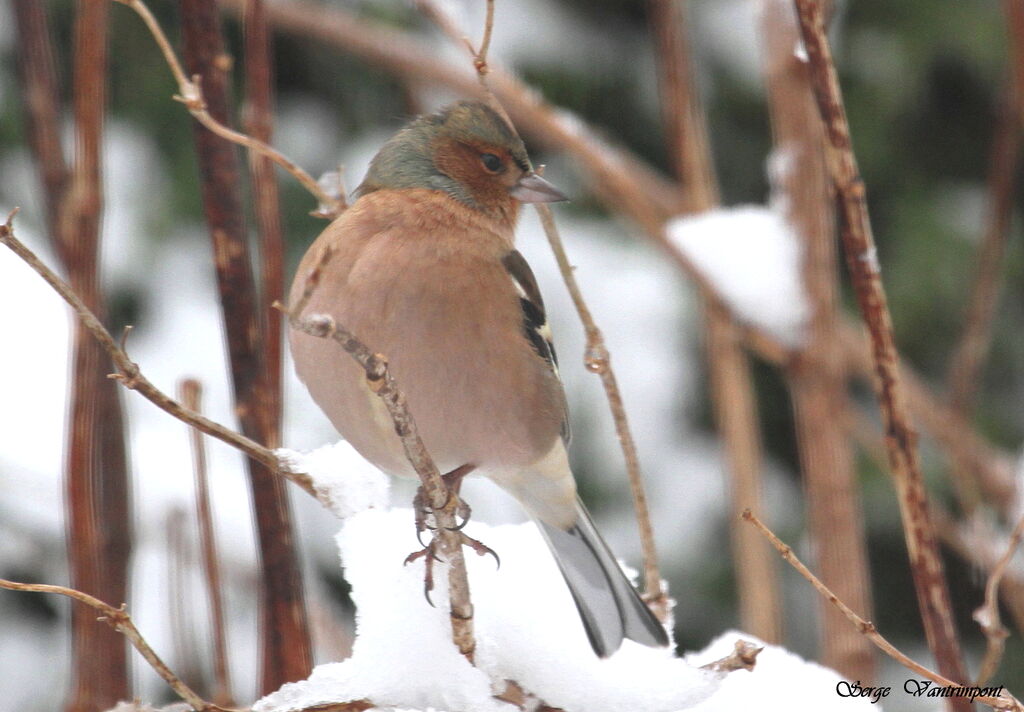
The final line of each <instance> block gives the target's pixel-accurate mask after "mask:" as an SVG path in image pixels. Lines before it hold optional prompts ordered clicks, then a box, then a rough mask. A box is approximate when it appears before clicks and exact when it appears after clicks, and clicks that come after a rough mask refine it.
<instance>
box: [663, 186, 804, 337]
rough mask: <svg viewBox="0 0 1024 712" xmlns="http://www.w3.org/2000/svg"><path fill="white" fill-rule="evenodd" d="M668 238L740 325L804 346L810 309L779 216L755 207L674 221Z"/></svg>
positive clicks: (795, 251)
mask: <svg viewBox="0 0 1024 712" xmlns="http://www.w3.org/2000/svg"><path fill="white" fill-rule="evenodd" d="M667 232H668V236H669V239H670V240H671V241H672V243H673V244H674V245H676V246H677V247H678V248H679V249H681V250H682V251H683V252H684V253H685V254H686V256H687V257H688V258H689V259H690V260H691V261H692V262H693V263H694V265H695V266H696V268H697V269H698V270H699V271H700V272H701V273H702V274H703V275H704V276H705V277H707V278H708V279H709V280H710V281H711V283H712V285H714V288H715V290H716V291H717V292H718V294H719V295H721V297H722V298H723V299H724V300H725V302H726V304H728V305H729V307H730V308H731V309H732V310H733V311H734V312H735V313H736V315H737V316H738V317H739V318H740V320H742V321H744V322H746V323H748V324H752V325H755V326H759V327H761V328H762V329H765V330H766V331H768V332H769V333H771V334H772V335H773V336H775V338H777V339H778V340H779V341H781V342H782V343H783V344H785V345H786V346H789V347H791V348H796V347H799V346H800V345H802V344H803V343H804V341H805V339H806V329H807V322H808V319H809V318H810V305H809V304H808V301H807V298H806V296H805V294H804V290H803V281H802V276H801V272H800V266H801V252H800V243H799V240H798V239H797V236H796V234H795V232H794V230H793V229H792V227H791V226H790V225H789V224H788V223H787V222H786V220H785V219H784V218H783V217H782V216H781V215H780V213H779V212H777V211H776V210H773V209H770V208H765V207H762V206H758V205H744V206H740V207H735V208H721V209H718V210H710V211H708V212H705V213H700V214H699V215H694V216H688V217H679V218H675V219H674V220H672V221H670V222H669V224H668V226H667Z"/></svg>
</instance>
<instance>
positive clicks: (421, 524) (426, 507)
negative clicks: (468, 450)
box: [412, 465, 476, 546]
mask: <svg viewBox="0 0 1024 712" xmlns="http://www.w3.org/2000/svg"><path fill="white" fill-rule="evenodd" d="M475 469H476V465H463V466H462V467H457V468H455V469H454V470H452V471H451V472H448V473H445V474H443V475H441V479H443V480H444V483H445V485H446V486H447V488H448V499H447V500H446V501H445V503H444V507H443V508H445V509H446V508H447V507H448V506H449V505H450V504H451V502H452V497H455V498H456V499H457V501H456V504H455V520H456V524H455V526H454V527H450V528H451V529H452V530H453V531H459V530H460V529H462V528H463V527H465V526H466V524H468V523H469V517H470V515H471V514H472V513H473V510H472V509H471V508H470V506H469V504H467V503H466V501H465V500H464V499H462V498H461V497H459V489H460V488H461V487H462V480H463V478H465V476H466V475H468V474H469V473H470V472H472V471H473V470H475ZM412 504H413V510H414V511H415V512H416V538H417V539H418V540H419V542H420V544H421V545H422V546H426V544H424V543H423V532H425V531H427V530H430V531H433V530H434V529H436V528H437V520H436V518H435V517H434V509H433V507H431V506H430V500H429V499H428V497H427V493H426V490H425V489H424V488H423V485H420V486H419V488H418V489H417V490H416V496H415V497H414V498H413V500H412ZM432 519H433V521H431V520H432ZM459 520H461V521H459Z"/></svg>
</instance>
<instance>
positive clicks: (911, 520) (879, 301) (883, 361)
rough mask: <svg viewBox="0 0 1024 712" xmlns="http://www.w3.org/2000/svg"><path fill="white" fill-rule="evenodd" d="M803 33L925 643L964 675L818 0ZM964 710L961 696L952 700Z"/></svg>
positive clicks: (808, 2)
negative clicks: (865, 329) (869, 347)
mask: <svg viewBox="0 0 1024 712" xmlns="http://www.w3.org/2000/svg"><path fill="white" fill-rule="evenodd" d="M795 2H796V8H797V14H798V17H799V23H800V34H801V37H802V38H803V41H804V46H805V47H806V48H807V56H808V58H809V69H810V74H811V80H812V85H813V88H814V92H815V97H816V99H817V103H818V110H819V112H820V114H821V119H822V122H823V123H824V127H825V134H826V138H827V141H826V158H827V164H828V167H829V171H830V173H831V175H832V181H833V184H834V185H835V188H836V191H837V201H836V202H837V205H838V210H839V215H840V225H841V236H842V243H843V249H844V253H845V256H846V262H847V266H848V268H849V271H850V274H851V277H852V282H853V286H854V290H855V292H856V295H857V302H858V305H859V306H860V310H861V315H862V317H863V319H864V322H865V323H866V324H867V327H868V332H869V334H870V337H871V344H872V355H873V360H874V369H875V375H876V384H875V385H876V388H877V391H878V399H879V405H880V407H881V410H882V416H883V420H884V422H885V432H886V438H885V439H886V445H887V448H888V453H889V464H890V468H891V470H892V474H893V478H894V480H895V484H896V491H897V498H898V500H899V505H900V514H901V516H902V520H903V531H904V536H905V538H906V542H907V550H908V553H909V556H910V568H911V573H912V574H913V578H914V585H915V588H916V590H917V600H918V605H919V606H920V609H921V618H922V621H923V622H924V628H925V635H926V637H927V639H928V644H929V646H930V648H931V650H932V652H933V653H934V654H935V658H936V660H937V661H938V665H939V669H940V670H941V671H942V673H943V674H944V675H946V676H948V677H951V678H955V679H960V680H963V679H966V675H965V672H964V666H963V661H962V659H961V657H960V644H959V641H958V640H957V631H956V622H955V619H954V618H953V613H952V605H951V603H950V598H949V589H948V587H947V584H946V577H945V573H944V571H943V566H942V560H941V559H940V558H939V551H938V545H937V543H936V541H935V534H934V532H933V530H932V526H931V521H930V518H929V515H928V505H927V501H928V500H927V493H926V491H925V487H924V481H923V478H922V474H921V465H920V461H919V459H918V452H917V446H916V441H917V433H916V432H915V431H914V429H913V425H912V424H911V421H910V418H909V417H908V415H907V412H906V403H905V399H906V395H905V392H904V386H903V383H902V381H901V379H900V366H899V354H898V352H897V350H896V345H895V341H894V337H893V331H892V318H891V316H890V314H889V308H888V304H887V301H886V294H885V288H884V286H883V284H882V280H881V274H880V271H879V266H878V251H877V249H876V247H875V242H874V238H873V237H872V234H871V223H870V219H869V216H868V210H867V201H866V196H865V189H864V183H863V181H862V180H861V178H860V174H859V171H858V168H857V161H856V158H855V157H854V154H853V148H852V144H851V139H850V128H849V125H848V123H847V121H846V113H845V109H844V107H843V99H842V94H841V92H840V89H839V79H838V76H837V74H836V69H835V65H834V64H833V62H832V55H831V49H830V48H829V44H828V39H827V37H826V35H825V28H824V25H823V24H822V23H823V18H822V7H821V3H820V2H817V0H795ZM952 704H953V705H954V706H956V707H958V708H960V709H961V710H967V709H969V705H967V704H966V703H964V702H963V701H955V702H953V703H952Z"/></svg>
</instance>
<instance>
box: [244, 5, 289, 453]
mask: <svg viewBox="0 0 1024 712" xmlns="http://www.w3.org/2000/svg"><path fill="white" fill-rule="evenodd" d="M243 28H244V31H245V98H246V109H245V127H246V132H247V133H248V134H249V135H250V136H253V137H254V138H256V139H259V140H260V141H262V142H263V143H265V144H267V145H270V142H271V140H270V138H271V133H272V131H273V101H274V100H273V96H274V89H273V84H274V75H273V69H272V67H271V61H270V55H271V53H270V33H269V31H268V29H267V18H266V11H265V9H264V6H263V0H246V5H245V11H244V13H243ZM249 176H250V179H251V181H252V189H253V202H254V207H255V212H256V227H257V232H258V234H259V240H260V267H261V273H262V278H263V279H262V282H263V294H262V296H263V300H262V302H261V303H260V314H261V315H262V317H263V334H264V339H265V348H264V367H265V369H266V374H267V375H266V378H267V399H266V401H265V403H264V405H265V407H266V409H267V418H268V419H269V420H270V423H269V427H270V433H271V435H272V437H271V439H270V440H269V441H268V442H267V443H266V445H267V446H268V447H271V448H276V447H278V446H279V445H280V439H281V415H282V413H281V409H282V393H281V349H282V346H283V332H282V330H281V312H279V311H278V310H277V309H271V308H270V305H271V304H273V303H274V302H277V301H280V300H282V299H284V236H283V232H282V227H281V210H280V205H279V201H278V189H277V176H276V174H275V173H274V162H273V161H271V160H270V159H269V158H267V157H266V156H264V155H263V154H261V153H258V152H255V151H251V152H249Z"/></svg>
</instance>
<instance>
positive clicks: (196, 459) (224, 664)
mask: <svg viewBox="0 0 1024 712" xmlns="http://www.w3.org/2000/svg"><path fill="white" fill-rule="evenodd" d="M178 396H179V398H180V399H181V402H182V404H183V405H184V406H185V407H186V408H188V409H189V410H191V411H193V412H195V413H200V412H202V397H203V387H202V384H201V383H200V382H199V381H197V380H195V379H193V378H187V379H185V380H184V381H182V382H181V384H180V385H179V386H178ZM188 432H189V441H190V445H191V447H192V469H193V471H194V473H195V487H196V519H197V521H198V522H199V546H200V549H201V550H202V553H203V571H204V573H205V574H206V595H207V597H208V598H209V601H210V622H211V629H212V634H213V678H214V681H215V684H216V686H215V688H214V693H213V699H214V702H216V703H217V704H219V705H231V704H232V697H231V666H230V665H229V664H228V646H227V624H226V622H225V617H224V587H223V585H222V583H221V575H220V558H219V557H218V555H217V535H216V530H215V529H214V527H213V507H212V505H211V504H210V485H209V481H208V478H207V473H206V446H205V444H204V442H203V434H202V433H201V432H200V431H198V430H196V429H195V428H189V429H188Z"/></svg>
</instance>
